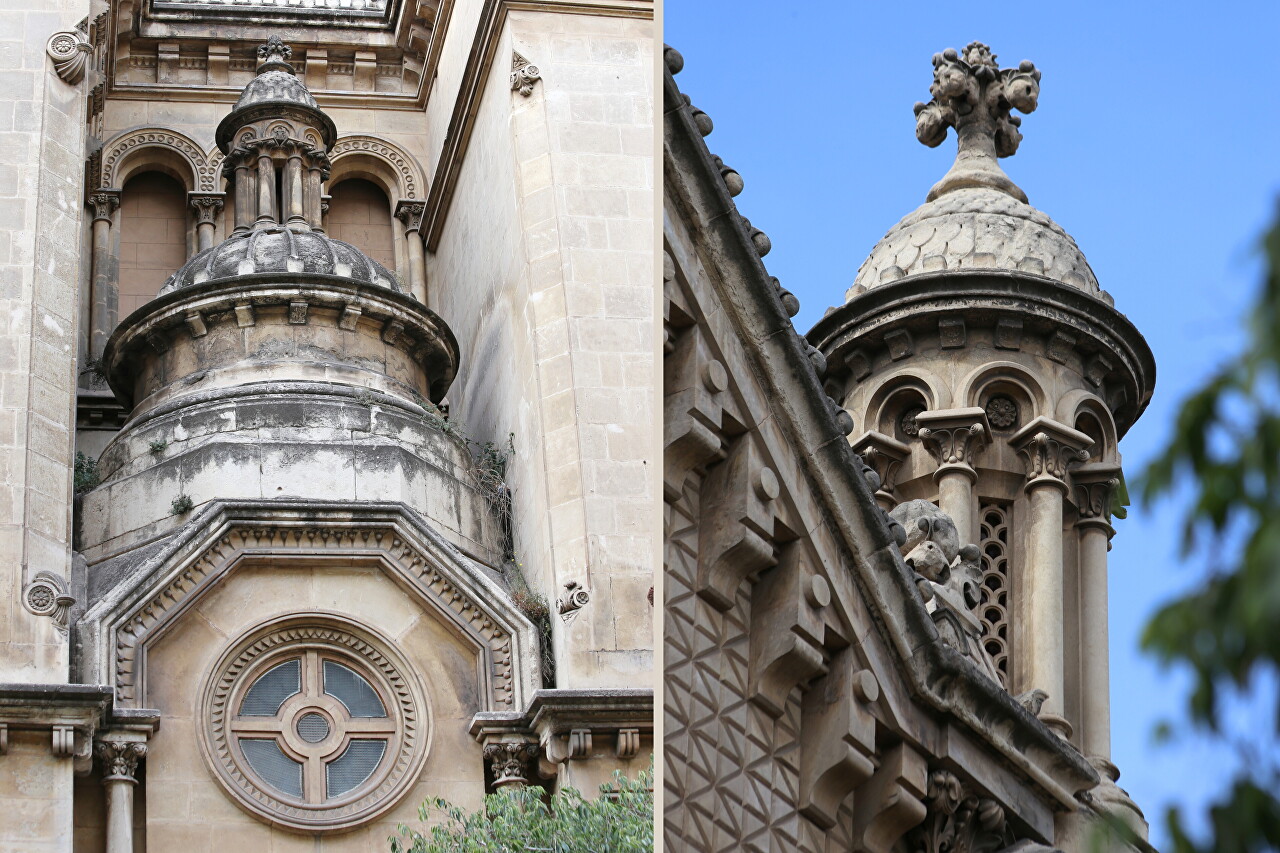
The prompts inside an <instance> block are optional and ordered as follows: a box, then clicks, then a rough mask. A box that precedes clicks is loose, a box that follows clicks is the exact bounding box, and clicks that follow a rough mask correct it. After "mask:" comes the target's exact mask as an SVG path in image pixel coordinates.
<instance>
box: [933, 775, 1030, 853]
mask: <svg viewBox="0 0 1280 853" xmlns="http://www.w3.org/2000/svg"><path fill="white" fill-rule="evenodd" d="M924 802H925V809H926V813H925V818H924V822H923V823H921V824H920V826H919V827H917V828H916V829H914V830H912V832H910V833H909V834H908V836H907V839H908V844H909V847H910V849H912V850H919V851H921V853H994V851H997V850H1003V849H1005V848H1006V847H1008V846H1009V845H1010V844H1012V843H1013V839H1012V837H1011V833H1010V832H1009V828H1008V826H1007V821H1006V819H1005V813H1004V809H1003V808H1001V806H1000V804H999V803H997V802H996V801H994V800H989V799H985V798H982V797H979V796H977V795H976V794H974V793H973V792H972V791H970V790H969V788H968V786H967V785H966V784H965V783H964V782H962V781H961V780H960V779H959V777H957V776H956V775H955V774H954V773H952V772H951V771H949V770H934V771H933V772H932V773H930V774H929V787H928V792H927V793H926V795H925V800H924Z"/></svg>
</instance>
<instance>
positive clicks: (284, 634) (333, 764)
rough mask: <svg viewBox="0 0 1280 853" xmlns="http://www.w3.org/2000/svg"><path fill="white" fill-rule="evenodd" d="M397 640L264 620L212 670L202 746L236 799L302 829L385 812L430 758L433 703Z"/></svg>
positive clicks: (334, 626) (337, 623) (340, 626)
mask: <svg viewBox="0 0 1280 853" xmlns="http://www.w3.org/2000/svg"><path fill="white" fill-rule="evenodd" d="M409 672H410V670H409V669H408V667H407V665H406V663H405V662H404V661H403V660H402V659H401V658H400V656H399V654H398V653H397V652H396V651H395V650H394V647H393V646H392V645H391V644H390V643H389V642H386V641H384V640H382V639H381V638H380V637H378V636H377V635H376V634H374V633H373V632H372V631H371V630H370V629H368V628H364V627H362V626H357V625H355V624H353V623H350V622H348V621H346V620H338V619H336V618H331V617H325V618H323V619H319V618H315V617H309V618H305V619H299V618H292V619H288V620H284V621H280V622H274V623H271V624H269V625H265V626H262V627H260V628H259V629H257V630H255V631H254V632H252V633H251V634H250V635H249V636H248V637H246V638H245V639H243V640H241V641H240V642H238V643H236V644H235V645H234V646H232V647H231V648H230V649H229V650H228V651H227V652H226V654H224V655H223V656H222V659H221V660H220V661H219V662H218V665H217V666H216V667H215V668H214V671H213V673H212V674H211V676H210V680H209V682H208V687H207V689H206V691H205V700H204V711H205V715H204V718H205V720H207V721H208V726H207V728H206V731H205V737H204V739H203V744H202V746H203V752H204V754H205V757H206V759H208V760H209V763H210V764H211V766H212V768H213V770H214V774H215V776H217V778H218V780H219V781H220V782H221V783H222V784H223V786H224V787H225V788H226V789H227V790H228V791H229V792H230V793H231V794H232V795H233V796H234V797H235V799H236V800H237V802H239V803H240V804H241V805H242V806H244V807H245V808H247V809H248V810H249V811H251V812H253V813H254V814H257V815H259V816H260V817H263V818H266V819H267V820H269V821H271V822H272V823H276V824H280V825H283V826H288V827H292V828H295V829H307V830H316V829H326V828H334V829H338V828H348V827H351V826H354V825H356V824H358V823H362V822H364V821H366V820H369V819H371V818H373V817H375V816H377V815H378V814H381V813H382V812H383V811H385V810H386V809H387V808H389V807H390V806H392V805H393V804H394V803H395V800H396V798H397V797H398V796H399V795H400V794H402V793H404V791H405V790H406V789H407V788H408V787H409V786H410V785H411V784H412V783H413V782H414V780H415V779H416V778H417V776H418V772H419V770H420V769H421V766H422V762H423V760H424V759H425V758H426V752H427V743H428V740H429V737H430V716H429V713H428V711H427V705H426V699H425V696H424V695H423V694H422V691H421V689H420V688H419V687H418V685H417V683H416V680H414V679H413V678H412V677H411V675H410V674H409Z"/></svg>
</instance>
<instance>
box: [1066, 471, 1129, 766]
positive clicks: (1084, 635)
mask: <svg viewBox="0 0 1280 853" xmlns="http://www.w3.org/2000/svg"><path fill="white" fill-rule="evenodd" d="M1071 481H1072V483H1073V485H1074V487H1075V491H1074V496H1075V499H1076V511H1077V512H1078V514H1079V519H1078V520H1077V521H1076V535H1077V536H1079V537H1080V547H1079V551H1080V675H1081V679H1080V681H1081V683H1080V693H1081V695H1080V709H1081V712H1080V713H1081V719H1080V725H1081V727H1082V728H1083V731H1082V732H1081V746H1082V748H1083V750H1084V754H1085V757H1086V758H1089V759H1090V760H1096V759H1105V760H1107V761H1110V760H1111V682H1110V677H1111V673H1110V661H1109V655H1108V649H1107V551H1108V550H1109V549H1110V547H1111V537H1112V536H1113V535H1114V534H1115V530H1114V529H1113V528H1112V527H1111V497H1112V495H1113V494H1114V493H1115V489H1116V487H1117V486H1119V485H1120V468H1119V466H1117V465H1103V464H1099V465H1086V466H1082V467H1080V468H1078V469H1076V470H1075V471H1074V472H1073V473H1072V475H1071Z"/></svg>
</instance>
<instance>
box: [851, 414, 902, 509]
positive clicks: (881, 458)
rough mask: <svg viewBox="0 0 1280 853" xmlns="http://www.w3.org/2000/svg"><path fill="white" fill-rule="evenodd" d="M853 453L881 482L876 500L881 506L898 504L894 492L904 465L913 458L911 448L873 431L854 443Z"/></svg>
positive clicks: (864, 434)
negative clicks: (859, 457)
mask: <svg viewBox="0 0 1280 853" xmlns="http://www.w3.org/2000/svg"><path fill="white" fill-rule="evenodd" d="M853 452H854V453H856V454H858V455H859V456H861V457H862V461H863V462H866V463H867V465H869V466H870V467H871V470H873V471H875V473H876V477H877V478H879V480H880V486H879V488H877V489H876V500H877V501H879V502H880V505H881V506H884V507H886V508H888V507H892V506H893V505H894V504H895V503H896V502H897V500H896V498H894V496H893V490H894V488H896V487H897V485H898V472H899V471H900V470H901V468H902V463H903V462H906V461H907V460H908V459H910V458H911V447H910V446H909V445H907V444H904V443H903V442H901V441H898V440H897V439H896V438H893V437H891V436H888V435H885V434H884V433H881V432H876V431H875V430H871V431H869V432H865V433H863V434H862V437H861V438H859V439H858V440H857V441H855V442H853Z"/></svg>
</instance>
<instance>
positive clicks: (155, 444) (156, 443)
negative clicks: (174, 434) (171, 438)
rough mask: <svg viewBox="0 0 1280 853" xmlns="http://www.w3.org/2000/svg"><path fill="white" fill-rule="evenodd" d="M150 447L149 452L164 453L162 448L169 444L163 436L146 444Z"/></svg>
mask: <svg viewBox="0 0 1280 853" xmlns="http://www.w3.org/2000/svg"><path fill="white" fill-rule="evenodd" d="M147 446H148V447H150V448H151V452H152V453H155V454H160V453H164V449H165V448H166V447H168V446H169V442H167V441H165V440H164V439H163V438H157V439H155V440H153V441H152V442H151V443H150V444H148V445H147Z"/></svg>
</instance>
